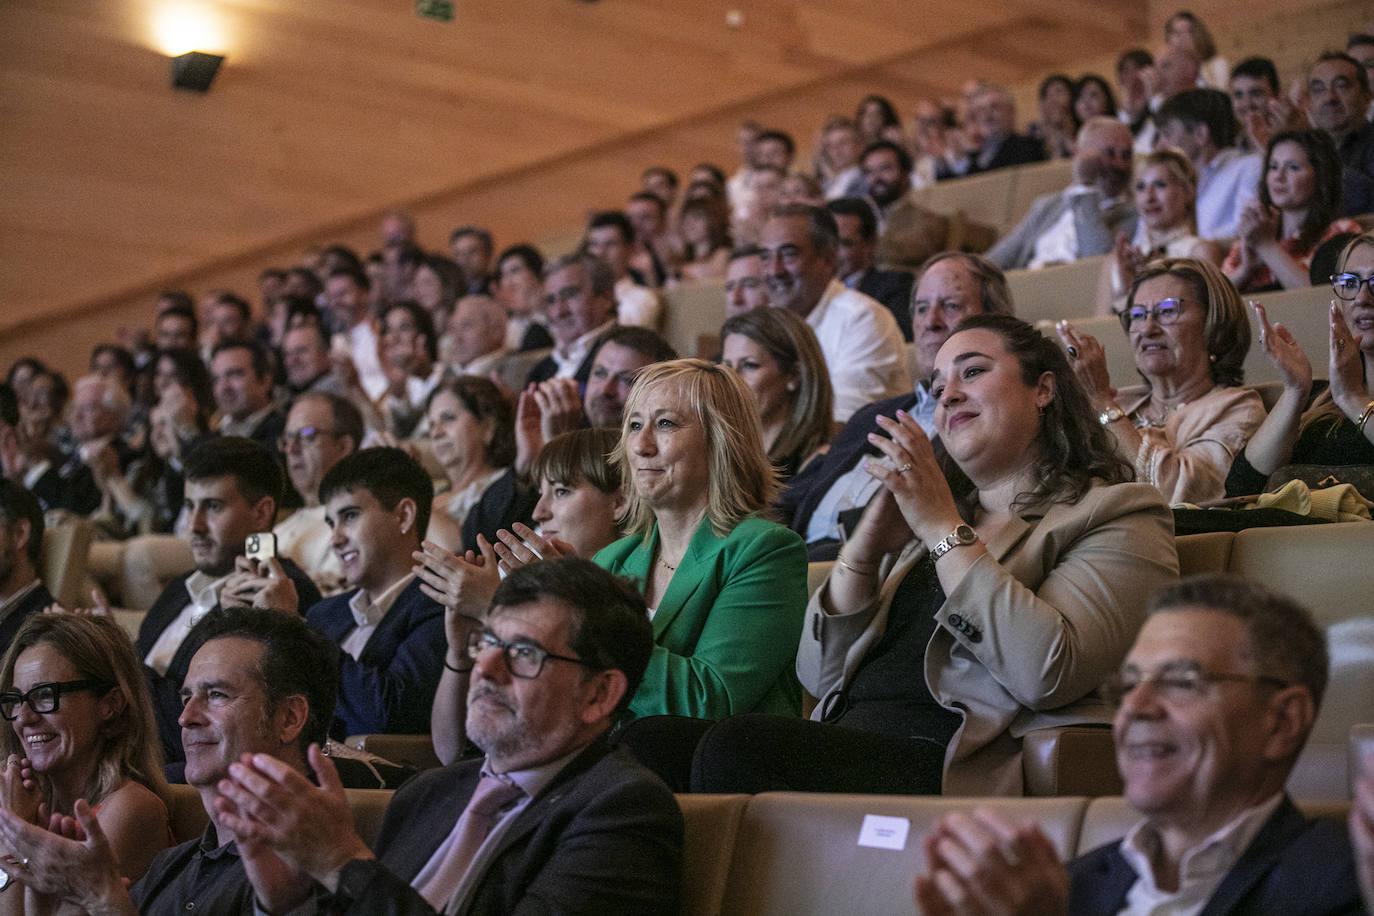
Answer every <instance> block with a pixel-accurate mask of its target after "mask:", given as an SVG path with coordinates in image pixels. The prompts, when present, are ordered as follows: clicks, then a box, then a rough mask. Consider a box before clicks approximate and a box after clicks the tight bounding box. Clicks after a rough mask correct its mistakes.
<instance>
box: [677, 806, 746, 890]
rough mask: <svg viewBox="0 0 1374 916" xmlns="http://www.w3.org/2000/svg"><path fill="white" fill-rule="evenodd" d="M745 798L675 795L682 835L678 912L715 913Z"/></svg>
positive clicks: (724, 881)
mask: <svg viewBox="0 0 1374 916" xmlns="http://www.w3.org/2000/svg"><path fill="white" fill-rule="evenodd" d="M750 798H751V796H748V795H679V796H678V797H677V804H678V807H679V808H681V809H682V819H683V823H684V827H685V828H686V832H685V833H684V835H683V848H682V896H681V899H680V900H679V905H678V910H679V912H681V913H682V914H683V916H688V914H692V913H719V912H720V906H721V901H722V900H723V899H724V898H725V884H726V880H727V879H728V878H729V875H730V860H731V858H732V857H733V855H734V852H735V835H736V833H737V832H738V831H739V824H740V819H741V818H742V817H743V816H744V807H745V805H747V804H748V803H749V799H750Z"/></svg>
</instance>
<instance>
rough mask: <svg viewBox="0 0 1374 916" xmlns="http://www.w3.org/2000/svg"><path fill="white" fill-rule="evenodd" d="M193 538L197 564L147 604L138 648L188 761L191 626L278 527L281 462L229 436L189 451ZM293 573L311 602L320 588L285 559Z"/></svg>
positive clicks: (170, 736)
mask: <svg viewBox="0 0 1374 916" xmlns="http://www.w3.org/2000/svg"><path fill="white" fill-rule="evenodd" d="M185 469H186V505H185V512H186V520H187V530H186V536H187V538H188V539H189V541H190V545H191V556H192V557H193V558H194V559H195V564H196V568H195V569H194V570H192V571H191V572H189V573H187V574H186V575H184V576H178V577H177V578H176V579H173V580H172V582H171V583H170V584H169V585H168V586H167V587H166V588H165V589H164V590H163V592H162V594H161V595H159V596H158V599H157V601H155V602H153V606H152V607H151V608H149V609H148V613H147V615H146V616H145V617H144V618H143V622H142V623H141V624H140V625H139V628H138V639H137V640H136V645H137V647H138V652H139V655H140V656H141V657H142V658H143V664H144V674H145V675H146V677H147V678H148V687H149V690H150V691H151V693H152V697H153V712H154V714H155V716H156V718H157V728H158V735H159V736H160V737H161V739H162V748H163V751H164V752H165V753H166V755H167V759H168V760H169V761H179V760H181V759H182V756H181V754H182V750H181V728H180V726H178V725H177V718H178V717H179V716H180V715H181V697H180V691H181V683H182V679H183V678H184V677H185V676H186V670H187V666H188V665H189V664H190V662H191V657H192V656H193V655H195V652H196V649H197V648H198V647H199V641H198V640H196V639H192V638H190V637H191V631H192V629H193V628H194V627H195V625H196V624H197V623H198V622H199V621H200V619H201V618H202V617H204V616H205V615H206V614H208V613H209V612H210V611H212V610H214V609H215V608H217V607H219V603H220V601H219V596H220V590H221V589H222V588H223V587H224V583H225V580H227V579H228V578H229V576H230V574H231V573H233V572H234V566H235V560H236V559H237V558H238V557H239V556H241V555H242V554H243V551H244V542H245V541H246V540H247V538H248V535H250V534H258V533H262V532H267V531H271V530H272V521H273V519H275V518H276V515H277V503H278V500H280V499H281V493H282V486H283V483H282V472H281V466H280V465H279V464H277V459H276V458H275V457H273V455H272V453H271V452H269V451H268V450H267V449H266V448H264V447H263V446H261V445H259V444H257V443H256V442H254V441H252V440H251V439H243V438H238V437H234V436H224V437H221V438H219V439H211V440H210V441H208V442H206V443H204V444H203V445H200V446H198V447H196V448H195V449H194V450H193V451H192V452H191V454H189V455H188V456H186V462H185ZM280 563H281V566H282V571H283V573H284V574H285V576H286V578H287V579H288V580H289V581H290V582H291V583H292V584H293V585H294V586H295V588H296V591H297V593H298V594H300V595H301V596H302V598H303V599H304V600H305V601H306V602H307V603H306V605H305V606H307V607H308V606H309V605H310V604H313V603H315V602H317V601H319V600H320V592H319V589H317V588H316V587H315V584H314V583H313V582H311V581H310V577H309V576H307V575H306V574H305V573H304V572H303V571H302V570H301V568H300V567H299V566H297V565H296V564H295V563H292V562H291V561H290V560H288V559H286V558H282V559H281V560H280Z"/></svg>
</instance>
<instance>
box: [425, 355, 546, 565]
mask: <svg viewBox="0 0 1374 916" xmlns="http://www.w3.org/2000/svg"><path fill="white" fill-rule="evenodd" d="M427 410H428V412H429V435H430V442H431V443H432V444H433V446H434V457H435V460H437V461H438V462H439V465H440V466H441V467H442V468H443V469H444V476H446V477H447V478H448V489H447V490H445V491H444V492H442V493H440V494H439V495H438V496H436V497H435V498H434V505H433V513H434V515H439V516H447V517H448V518H449V519H451V520H452V521H453V522H455V523H456V524H458V525H460V526H461V527H462V532H463V533H462V545H463V549H464V550H476V549H477V537H478V535H479V534H480V535H482V536H484V537H485V538H486V539H487V540H488V541H494V540H495V539H496V532H497V530H498V529H500V528H509V527H510V526H511V525H513V524H514V523H515V522H523V521H527V520H528V519H529V514H530V510H531V509H532V508H534V503H535V500H536V498H537V496H536V494H535V493H533V492H532V491H531V490H529V488H527V487H525V486H523V485H521V483H520V481H519V479H518V478H517V477H516V474H515V471H514V470H513V469H512V467H511V463H512V462H513V461H514V460H515V429H514V422H515V421H514V417H513V416H512V413H513V412H512V411H511V405H510V401H508V400H506V397H505V395H503V394H502V393H501V389H499V388H497V387H496V385H495V383H494V382H492V381H491V380H489V379H485V378H481V377H479V376H475V375H461V376H458V377H457V378H446V379H444V380H443V381H442V382H440V383H439V387H437V388H435V389H434V393H433V394H431V395H430V397H429V405H428V407H427ZM459 552H461V551H459Z"/></svg>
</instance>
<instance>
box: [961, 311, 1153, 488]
mask: <svg viewBox="0 0 1374 916" xmlns="http://www.w3.org/2000/svg"><path fill="white" fill-rule="evenodd" d="M973 330H985V331H991V332H992V333H994V334H996V335H997V336H998V337H1000V338H1002V344H1003V345H1004V346H1005V347H1006V348H1007V352H1008V353H1010V354H1012V355H1013V356H1015V357H1016V361H1017V362H1018V363H1020V364H1021V380H1022V381H1023V382H1025V383H1026V384H1027V385H1034V384H1036V383H1037V382H1038V381H1039V380H1040V376H1041V375H1042V374H1044V373H1046V372H1049V373H1050V374H1051V375H1053V376H1054V397H1053V398H1052V399H1051V400H1050V402H1049V404H1047V405H1046V406H1045V409H1044V411H1043V413H1042V416H1041V421H1040V434H1039V435H1038V436H1037V437H1036V445H1037V446H1038V448H1037V449H1036V451H1037V454H1036V457H1035V475H1034V477H1035V485H1034V486H1032V487H1031V488H1030V489H1029V490H1026V491H1024V492H1022V493H1018V494H1017V495H1016V499H1015V500H1013V502H1012V506H1013V508H1016V509H1024V508H1026V507H1028V506H1033V505H1035V504H1036V503H1040V502H1046V501H1056V502H1070V503H1074V502H1078V500H1080V499H1082V498H1083V494H1085V493H1087V492H1088V489H1089V488H1090V487H1091V486H1092V484H1093V481H1094V480H1095V479H1098V480H1102V481H1104V482H1106V483H1126V482H1128V481H1132V480H1135V470H1134V469H1133V468H1132V467H1131V465H1130V463H1129V462H1127V461H1126V460H1125V459H1124V458H1122V457H1121V456H1120V455H1118V454H1117V451H1116V446H1115V444H1114V443H1113V441H1112V438H1111V435H1110V434H1109V433H1108V432H1107V430H1106V429H1105V428H1103V426H1102V424H1101V423H1099V422H1098V421H1097V413H1096V411H1094V410H1093V408H1092V403H1091V402H1090V401H1089V400H1088V394H1087V392H1086V391H1084V390H1083V386H1082V384H1080V383H1079V381H1078V379H1077V377H1075V376H1074V374H1073V369H1071V368H1070V367H1069V361H1068V359H1067V358H1066V357H1065V356H1064V351H1063V350H1061V349H1059V346H1058V345H1057V344H1055V343H1053V342H1052V341H1050V339H1049V338H1047V337H1046V336H1045V335H1044V334H1041V333H1040V332H1039V331H1037V330H1036V329H1035V328H1034V327H1032V326H1031V325H1029V324H1027V323H1026V322H1024V321H1022V320H1021V319H1020V318H1014V317H1012V316H1011V315H996V314H991V315H986V314H985V315H970V316H968V317H967V318H965V319H964V320H963V321H961V322H959V324H958V325H956V326H955V328H954V331H953V333H952V334H950V336H951V337H953V336H954V334H958V333H959V332H961V331H973Z"/></svg>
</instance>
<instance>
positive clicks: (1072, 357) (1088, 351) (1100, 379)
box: [1054, 321, 1116, 409]
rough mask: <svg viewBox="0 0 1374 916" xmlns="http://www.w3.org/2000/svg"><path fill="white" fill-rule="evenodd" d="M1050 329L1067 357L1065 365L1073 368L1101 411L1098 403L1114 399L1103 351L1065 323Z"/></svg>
mask: <svg viewBox="0 0 1374 916" xmlns="http://www.w3.org/2000/svg"><path fill="white" fill-rule="evenodd" d="M1054 330H1055V333H1057V334H1058V335H1059V339H1060V340H1061V341H1062V342H1063V344H1064V349H1065V351H1067V353H1068V355H1069V366H1070V367H1071V368H1072V369H1073V374H1074V375H1075V376H1076V377H1077V378H1078V381H1079V382H1080V383H1081V384H1082V385H1083V387H1084V388H1085V389H1087V394H1088V397H1089V398H1090V399H1091V400H1092V402H1093V405H1094V406H1095V407H1097V408H1098V409H1101V408H1102V407H1103V404H1102V403H1101V402H1103V401H1110V400H1112V399H1113V398H1115V397H1116V389H1115V388H1113V387H1112V377H1111V373H1110V372H1109V371H1107V351H1105V350H1103V349H1102V344H1100V343H1098V342H1097V338H1096V337H1093V336H1092V335H1091V334H1084V333H1082V332H1081V331H1079V330H1078V329H1077V328H1075V327H1074V326H1073V324H1072V323H1070V322H1068V321H1061V322H1059V323H1058V324H1056V325H1055V326H1054Z"/></svg>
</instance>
